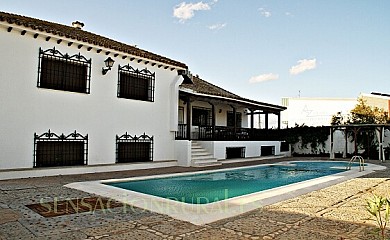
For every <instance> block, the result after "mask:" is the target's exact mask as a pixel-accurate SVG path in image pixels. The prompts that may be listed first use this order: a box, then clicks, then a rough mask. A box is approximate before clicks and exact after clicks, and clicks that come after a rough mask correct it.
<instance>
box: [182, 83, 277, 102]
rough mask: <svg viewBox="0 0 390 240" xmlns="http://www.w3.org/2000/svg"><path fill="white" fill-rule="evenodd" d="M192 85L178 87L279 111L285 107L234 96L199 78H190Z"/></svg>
mask: <svg viewBox="0 0 390 240" xmlns="http://www.w3.org/2000/svg"><path fill="white" fill-rule="evenodd" d="M192 81H193V84H184V83H182V84H181V85H180V87H181V88H186V89H190V90H192V91H194V92H195V93H202V94H207V95H213V96H220V97H226V98H231V99H235V100H242V101H246V102H248V103H252V104H255V105H262V106H264V107H265V108H271V109H280V110H284V109H285V107H282V106H278V105H274V104H269V103H263V102H258V101H255V100H251V99H248V98H243V97H240V96H238V95H237V94H234V93H232V92H229V91H227V90H225V89H223V88H220V87H218V86H216V85H214V84H211V83H209V82H207V81H205V80H202V79H200V78H199V77H196V76H194V77H193V78H192Z"/></svg>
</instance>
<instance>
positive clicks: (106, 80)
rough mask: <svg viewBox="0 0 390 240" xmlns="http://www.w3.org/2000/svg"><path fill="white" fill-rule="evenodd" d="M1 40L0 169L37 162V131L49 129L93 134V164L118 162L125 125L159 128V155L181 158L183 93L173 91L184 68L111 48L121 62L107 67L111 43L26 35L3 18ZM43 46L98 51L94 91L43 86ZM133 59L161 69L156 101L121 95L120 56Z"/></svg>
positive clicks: (152, 131)
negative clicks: (178, 136)
mask: <svg viewBox="0 0 390 240" xmlns="http://www.w3.org/2000/svg"><path fill="white" fill-rule="evenodd" d="M0 41H1V44H0V53H1V56H2V57H1V58H0V106H1V107H0V136H1V137H0V141H1V142H0V169H13V168H31V167H33V145H34V133H35V132H36V133H37V134H41V133H44V132H47V131H48V129H50V130H51V131H52V132H54V133H57V134H62V133H64V134H69V133H71V132H74V130H77V132H79V133H81V134H82V135H85V134H88V135H89V151H88V164H89V165H94V164H110V163H115V136H116V135H122V134H124V133H125V132H128V133H129V134H130V135H140V134H143V133H144V132H145V133H146V134H147V135H150V136H154V161H162V160H172V159H175V153H174V132H172V131H171V130H175V129H174V128H173V127H172V126H174V124H176V123H177V121H175V120H177V117H176V118H175V117H171V114H175V111H177V110H176V109H177V95H176V96H172V92H175V91H171V89H170V88H171V87H172V86H175V87H177V84H176V83H177V82H178V81H181V80H182V79H181V78H182V77H181V76H178V74H177V70H174V71H171V70H170V69H164V68H158V67H157V66H158V64H157V65H155V66H151V65H150V64H148V65H145V64H144V63H143V62H141V63H138V62H136V61H132V62H131V61H130V60H129V58H127V59H125V60H123V59H122V58H121V57H122V56H121V55H119V56H118V57H114V56H113V55H112V54H110V55H109V56H110V57H111V58H113V59H114V60H115V64H114V67H113V69H112V70H111V71H109V72H108V73H107V74H106V75H102V72H101V71H102V67H103V66H104V60H105V59H106V58H107V57H108V56H107V55H106V54H105V51H102V52H101V53H100V54H98V53H97V52H96V49H92V50H91V51H87V47H86V46H85V43H83V44H84V46H83V47H82V48H81V49H78V48H77V46H78V43H75V44H73V45H72V46H70V47H69V46H68V45H67V43H66V42H65V41H63V42H62V43H61V44H57V42H56V40H53V39H51V40H50V41H46V40H45V38H44V36H42V34H40V35H39V36H38V38H37V39H34V38H33V37H32V35H31V34H30V33H27V34H26V35H24V36H21V34H20V31H18V30H16V29H15V28H14V30H13V31H12V32H10V33H9V32H7V29H6V28H5V27H4V26H3V27H2V26H1V25H0ZM39 47H41V48H42V49H43V50H47V49H52V48H53V47H55V48H56V49H57V50H59V51H60V52H61V53H63V54H65V53H68V54H70V55H73V54H78V53H79V52H81V54H82V55H83V56H85V57H86V58H88V59H89V58H92V66H91V81H90V94H82V93H73V92H66V91H57V90H50V89H43V88H37V78H38V56H39V54H38V53H39V52H38V51H39ZM111 52H112V51H111ZM128 63H130V65H131V66H132V67H133V68H138V69H144V68H145V67H147V68H148V70H150V71H151V72H155V73H156V81H155V93H154V102H145V101H137V100H131V99H122V98H117V82H118V64H120V65H122V66H123V65H126V64H128ZM176 92H177V90H176ZM172 121H175V123H172Z"/></svg>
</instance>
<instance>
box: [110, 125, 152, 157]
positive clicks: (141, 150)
mask: <svg viewBox="0 0 390 240" xmlns="http://www.w3.org/2000/svg"><path fill="white" fill-rule="evenodd" d="M148 161H153V136H151V137H150V136H148V135H146V134H145V133H144V134H143V135H141V136H139V137H137V136H136V135H134V136H131V135H129V134H128V133H127V132H126V133H125V134H123V135H122V136H120V137H119V136H118V135H117V136H116V162H117V163H129V162H148Z"/></svg>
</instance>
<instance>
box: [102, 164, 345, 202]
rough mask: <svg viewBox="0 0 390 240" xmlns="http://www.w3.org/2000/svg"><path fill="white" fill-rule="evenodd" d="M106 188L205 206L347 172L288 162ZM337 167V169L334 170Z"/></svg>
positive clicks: (332, 166)
mask: <svg viewBox="0 0 390 240" xmlns="http://www.w3.org/2000/svg"><path fill="white" fill-rule="evenodd" d="M291 163H292V165H291V166H289V165H286V166H282V165H268V166H257V167H252V168H244V169H236V170H226V171H219V172H210V173H198V174H191V175H185V176H176V177H163V178H153V179H145V180H134V181H127V182H115V183H106V184H107V185H110V186H114V187H118V188H123V189H127V190H131V191H135V192H140V193H145V194H149V195H153V196H158V197H162V198H168V199H172V200H175V201H180V202H185V203H191V204H206V203H212V202H217V201H221V200H224V199H228V198H232V197H237V196H242V195H245V194H250V193H255V192H260V191H263V190H267V189H271V188H275V187H280V186H285V185H288V184H292V183H297V182H301V181H305V180H309V179H313V178H318V177H322V176H327V175H331V174H336V173H340V172H343V171H346V170H345V169H346V166H347V164H348V163H347V162H334V161H329V162H325V161H313V162H307V161H304V162H291ZM335 167H336V168H335Z"/></svg>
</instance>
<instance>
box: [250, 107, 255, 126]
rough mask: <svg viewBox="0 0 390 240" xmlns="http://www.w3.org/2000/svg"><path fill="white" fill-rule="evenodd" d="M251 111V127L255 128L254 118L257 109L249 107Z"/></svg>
mask: <svg viewBox="0 0 390 240" xmlns="http://www.w3.org/2000/svg"><path fill="white" fill-rule="evenodd" d="M249 111H250V112H251V113H250V114H251V129H253V128H254V126H255V119H254V115H255V114H254V112H255V110H253V109H249Z"/></svg>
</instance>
